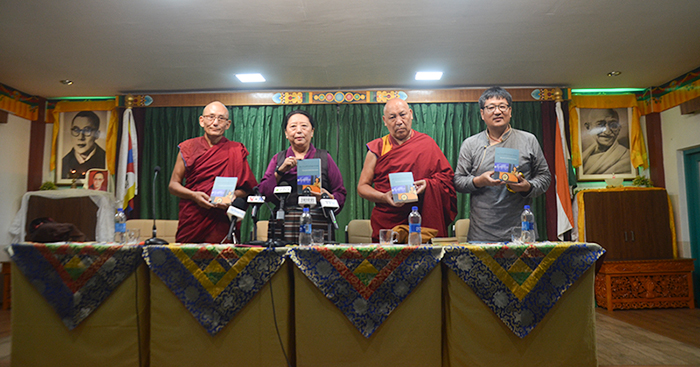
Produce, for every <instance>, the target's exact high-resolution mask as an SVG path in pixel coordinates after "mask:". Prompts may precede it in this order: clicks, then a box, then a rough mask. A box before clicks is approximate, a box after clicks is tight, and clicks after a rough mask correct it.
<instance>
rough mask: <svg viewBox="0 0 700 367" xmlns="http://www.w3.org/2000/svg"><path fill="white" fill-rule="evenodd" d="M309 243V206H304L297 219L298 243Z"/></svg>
mask: <svg viewBox="0 0 700 367" xmlns="http://www.w3.org/2000/svg"><path fill="white" fill-rule="evenodd" d="M310 244H311V213H309V208H304V211H303V212H302V213H301V218H300V219H299V245H300V246H308V245H310Z"/></svg>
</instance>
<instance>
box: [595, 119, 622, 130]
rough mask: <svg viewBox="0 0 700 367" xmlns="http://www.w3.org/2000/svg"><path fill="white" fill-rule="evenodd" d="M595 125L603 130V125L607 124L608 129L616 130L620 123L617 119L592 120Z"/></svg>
mask: <svg viewBox="0 0 700 367" xmlns="http://www.w3.org/2000/svg"><path fill="white" fill-rule="evenodd" d="M594 124H595V127H596V128H598V129H602V130H605V127H606V126H607V127H608V129H610V130H617V129H619V128H620V123H619V122H617V121H602V120H601V121H596V122H594Z"/></svg>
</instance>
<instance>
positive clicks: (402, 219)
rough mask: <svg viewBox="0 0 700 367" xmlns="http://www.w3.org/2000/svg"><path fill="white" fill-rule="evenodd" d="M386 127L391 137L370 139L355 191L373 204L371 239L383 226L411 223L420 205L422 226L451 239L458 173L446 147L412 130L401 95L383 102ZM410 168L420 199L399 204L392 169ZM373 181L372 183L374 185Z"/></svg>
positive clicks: (373, 238) (411, 113)
mask: <svg viewBox="0 0 700 367" xmlns="http://www.w3.org/2000/svg"><path fill="white" fill-rule="evenodd" d="M382 120H384V125H385V126H386V127H387V129H389V135H386V136H384V137H382V138H379V139H375V140H372V141H371V142H369V143H367V148H368V149H369V151H368V152H367V156H366V157H365V163H364V166H363V167H362V173H361V174H360V180H359V182H358V185H357V193H358V194H359V195H360V196H361V197H363V198H365V199H367V200H370V201H372V202H374V203H375V206H374V210H372V218H371V223H372V240H373V241H375V242H378V239H379V230H380V229H391V228H393V227H394V226H396V225H400V224H408V214H409V213H410V212H411V207H412V206H414V205H415V206H418V209H419V211H420V213H421V216H422V217H423V221H422V223H421V226H422V227H426V228H433V229H436V230H437V231H438V237H447V236H448V233H447V225H448V224H449V223H451V222H452V221H453V220H454V219H455V217H456V216H457V194H456V193H455V189H454V184H453V178H454V172H453V171H452V167H451V166H450V164H449V162H448V161H447V158H445V155H444V154H443V153H442V150H440V148H439V147H438V146H437V144H436V143H435V140H433V139H432V138H431V137H430V136H428V135H426V134H423V133H419V132H417V131H414V130H412V129H411V124H412V122H413V111H412V110H411V109H410V108H409V107H408V103H406V101H404V100H402V99H398V98H397V99H392V100H390V101H389V102H387V104H386V106H384V116H383V117H382ZM394 172H412V173H413V179H414V180H415V186H416V192H417V193H418V202H417V203H408V204H405V205H404V204H402V203H395V202H394V199H393V196H392V193H391V184H390V183H389V173H394ZM372 185H374V187H372Z"/></svg>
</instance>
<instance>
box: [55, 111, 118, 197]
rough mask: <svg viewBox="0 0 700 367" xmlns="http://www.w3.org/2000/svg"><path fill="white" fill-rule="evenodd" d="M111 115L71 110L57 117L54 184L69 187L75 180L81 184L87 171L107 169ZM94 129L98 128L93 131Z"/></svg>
mask: <svg viewBox="0 0 700 367" xmlns="http://www.w3.org/2000/svg"><path fill="white" fill-rule="evenodd" d="M110 114H111V111H72V112H62V113H61V114H60V115H59V129H58V130H59V131H58V136H57V137H56V152H55V154H56V172H55V174H56V184H57V185H70V184H72V182H73V179H74V178H75V179H77V180H78V181H79V182H82V181H84V180H85V177H86V176H85V175H86V173H87V171H88V170H90V169H93V168H95V169H106V168H107V156H106V146H107V128H108V125H109V119H110ZM95 120H97V121H95ZM94 126H99V128H98V129H97V130H96V131H95V129H94ZM76 133H77V135H76ZM76 152H77V153H76Z"/></svg>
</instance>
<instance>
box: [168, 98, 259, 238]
mask: <svg viewBox="0 0 700 367" xmlns="http://www.w3.org/2000/svg"><path fill="white" fill-rule="evenodd" d="M199 125H200V126H202V127H203V128H204V135H203V136H200V137H198V138H192V139H189V140H185V141H184V142H182V143H180V145H178V147H179V148H180V154H179V155H178V157H177V160H176V161H175V168H174V169H173V174H172V176H171V177H170V184H169V186H168V189H169V190H170V193H171V194H173V195H175V196H177V197H179V198H180V214H179V222H178V227H177V234H176V236H175V240H176V241H177V242H179V243H220V242H222V241H223V239H224V238H226V235H227V234H228V230H229V227H230V221H229V219H228V217H227V215H226V210H227V209H228V205H226V204H213V203H211V202H210V197H209V194H211V189H212V187H213V186H214V179H215V178H216V177H217V176H221V177H238V182H237V183H236V190H235V196H236V197H244V198H245V197H247V196H248V195H249V194H250V192H252V190H253V187H255V186H256V185H257V184H258V182H257V181H256V179H255V176H254V175H253V172H252V171H251V169H250V166H249V165H248V160H247V157H248V150H247V149H246V147H245V146H244V145H243V144H241V143H238V142H235V141H230V140H228V139H226V138H225V137H224V136H223V135H224V132H225V131H226V130H227V129H228V128H229V127H230V126H231V120H229V119H228V109H227V108H226V106H224V105H223V104H222V103H221V102H212V103H210V104H208V105H207V106H206V107H205V108H204V112H203V113H202V116H200V117H199ZM183 179H184V182H185V185H183ZM239 230H240V223H239V224H238V228H237V231H239ZM237 235H238V236H239V237H238V238H240V233H238V234H237Z"/></svg>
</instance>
